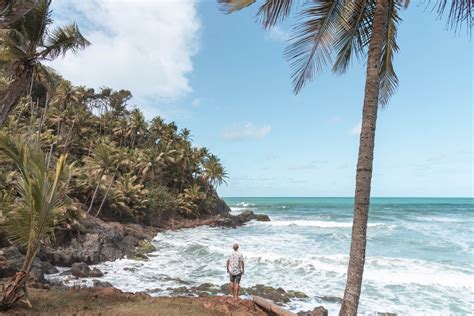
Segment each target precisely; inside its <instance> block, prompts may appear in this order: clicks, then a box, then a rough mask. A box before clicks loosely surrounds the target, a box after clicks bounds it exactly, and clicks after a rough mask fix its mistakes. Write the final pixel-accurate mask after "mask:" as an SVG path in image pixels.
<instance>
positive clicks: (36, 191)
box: [0, 134, 67, 253]
mask: <svg viewBox="0 0 474 316" xmlns="http://www.w3.org/2000/svg"><path fill="white" fill-rule="evenodd" d="M0 153H1V154H2V155H4V156H6V157H7V158H9V159H10V160H12V161H13V162H14V164H15V165H16V167H17V169H18V171H19V176H18V178H17V179H16V183H15V189H16V191H17V194H18V196H19V198H18V199H17V200H16V201H15V203H14V204H12V205H10V208H11V211H10V212H9V214H8V218H7V221H6V223H5V227H6V229H7V233H8V235H9V237H10V238H11V240H12V241H13V242H15V243H17V244H20V245H24V246H26V245H28V247H32V249H33V250H34V249H35V247H38V246H39V243H40V242H41V241H46V240H48V239H49V238H50V236H51V235H52V233H53V231H54V227H55V225H56V224H57V222H58V219H60V216H59V214H58V212H59V211H60V210H61V208H62V206H63V204H64V192H66V189H65V181H63V180H64V179H63V178H62V177H63V175H64V173H65V168H66V159H67V156H65V155H61V156H60V157H59V159H58V160H57V162H56V168H55V171H54V173H51V172H50V171H49V169H48V163H47V161H46V155H45V154H44V153H43V152H42V151H41V150H40V149H39V148H37V147H32V146H31V145H29V144H27V143H24V142H21V141H16V140H14V139H13V138H11V137H9V136H7V135H5V134H0ZM35 252H36V250H35V251H34V252H33V253H35Z"/></svg>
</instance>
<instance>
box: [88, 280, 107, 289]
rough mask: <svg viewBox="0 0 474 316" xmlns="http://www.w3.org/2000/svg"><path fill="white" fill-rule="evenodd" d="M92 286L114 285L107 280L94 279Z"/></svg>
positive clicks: (104, 286)
mask: <svg viewBox="0 0 474 316" xmlns="http://www.w3.org/2000/svg"><path fill="white" fill-rule="evenodd" d="M92 287H93V288H96V289H97V288H106V287H112V284H111V283H110V282H107V281H100V280H92Z"/></svg>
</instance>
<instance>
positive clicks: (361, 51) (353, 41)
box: [332, 0, 374, 74]
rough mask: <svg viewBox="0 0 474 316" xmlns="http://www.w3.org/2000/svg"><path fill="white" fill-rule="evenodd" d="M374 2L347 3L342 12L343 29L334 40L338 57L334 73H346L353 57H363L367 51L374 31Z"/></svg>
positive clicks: (333, 69) (371, 0) (363, 0)
mask: <svg viewBox="0 0 474 316" xmlns="http://www.w3.org/2000/svg"><path fill="white" fill-rule="evenodd" d="M373 9H374V1H373V0H361V1H347V3H346V4H345V6H344V9H343V10H342V17H341V23H343V25H344V26H343V27H341V28H339V31H338V33H337V35H336V38H335V40H334V49H335V51H336V52H337V55H336V56H337V57H336V60H335V62H334V65H333V67H332V71H333V72H334V73H337V74H342V73H344V72H346V70H347V68H348V66H349V65H350V62H351V60H352V55H353V54H354V53H355V54H356V56H357V57H359V58H360V57H362V56H364V55H365V52H366V51H367V47H368V43H369V40H370V36H371V31H372V20H373Z"/></svg>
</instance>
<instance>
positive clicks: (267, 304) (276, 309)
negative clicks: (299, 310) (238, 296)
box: [253, 296, 296, 316]
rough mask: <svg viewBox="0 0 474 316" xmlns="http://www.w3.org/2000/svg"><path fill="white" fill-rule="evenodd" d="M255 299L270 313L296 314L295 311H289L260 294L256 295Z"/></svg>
mask: <svg viewBox="0 0 474 316" xmlns="http://www.w3.org/2000/svg"><path fill="white" fill-rule="evenodd" d="M253 301H254V302H255V304H257V305H258V306H259V307H260V308H262V309H263V310H264V311H266V312H267V313H268V314H270V315H275V316H296V314H295V313H292V312H290V311H287V310H286V309H283V308H281V307H280V306H278V305H276V304H274V303H273V302H271V301H269V300H266V299H264V298H262V297H260V296H254V297H253Z"/></svg>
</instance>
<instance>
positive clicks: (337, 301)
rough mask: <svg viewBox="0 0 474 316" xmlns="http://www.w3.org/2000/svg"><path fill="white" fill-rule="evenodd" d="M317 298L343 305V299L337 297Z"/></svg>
mask: <svg viewBox="0 0 474 316" xmlns="http://www.w3.org/2000/svg"><path fill="white" fill-rule="evenodd" d="M316 297H317V298H319V299H321V300H323V301H326V302H329V303H342V298H340V297H337V296H316Z"/></svg>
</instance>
